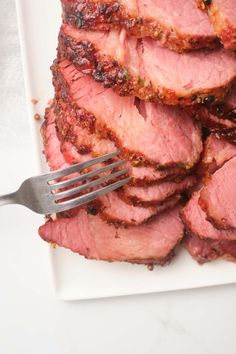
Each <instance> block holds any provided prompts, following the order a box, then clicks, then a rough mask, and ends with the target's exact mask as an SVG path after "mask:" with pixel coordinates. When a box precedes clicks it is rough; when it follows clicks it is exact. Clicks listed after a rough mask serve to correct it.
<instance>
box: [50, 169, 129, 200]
mask: <svg viewBox="0 0 236 354" xmlns="http://www.w3.org/2000/svg"><path fill="white" fill-rule="evenodd" d="M127 172H128V168H126V169H124V170H121V171H118V172H116V173H113V174H110V175H107V176H105V177H101V178H99V179H96V180H95V181H92V182H89V183H86V184H83V185H82V186H79V187H75V188H72V189H69V190H66V191H64V192H59V193H55V194H54V196H55V198H56V200H60V199H64V198H67V197H70V196H73V195H76V194H79V193H81V192H83V191H85V190H86V189H90V188H93V187H97V186H99V185H101V184H102V183H104V182H107V181H109V180H111V179H115V178H117V177H119V176H121V175H124V174H125V173H127Z"/></svg>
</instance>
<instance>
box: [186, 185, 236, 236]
mask: <svg viewBox="0 0 236 354" xmlns="http://www.w3.org/2000/svg"><path fill="white" fill-rule="evenodd" d="M199 197H200V191H198V192H195V193H194V194H193V196H192V198H191V199H190V201H189V202H188V203H187V205H186V206H185V207H184V209H183V210H182V212H181V216H182V220H183V222H184V224H185V226H186V228H187V230H188V232H189V234H191V235H194V236H197V237H199V238H200V239H211V240H217V241H222V240H231V241H232V240H234V241H236V231H235V230H218V229H216V228H215V227H214V226H213V225H212V224H211V223H210V222H209V221H207V216H206V214H205V213H204V211H203V210H202V209H201V207H200V205H199Z"/></svg>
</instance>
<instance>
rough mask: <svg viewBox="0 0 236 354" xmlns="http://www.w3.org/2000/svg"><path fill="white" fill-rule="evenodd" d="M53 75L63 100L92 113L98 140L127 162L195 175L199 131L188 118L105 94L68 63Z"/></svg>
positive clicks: (178, 111)
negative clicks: (107, 141) (112, 145)
mask: <svg viewBox="0 0 236 354" xmlns="http://www.w3.org/2000/svg"><path fill="white" fill-rule="evenodd" d="M53 72H54V85H55V86H56V90H57V86H59V88H60V89H59V99H60V98H61V90H62V91H63V90H64V91H63V94H62V96H63V97H64V98H66V96H67V97H68V98H69V100H71V101H72V102H75V104H76V105H77V106H78V107H79V108H83V109H85V110H87V111H88V112H89V113H92V114H93V115H94V116H95V117H96V120H95V122H94V125H95V131H96V134H98V132H99V135H100V136H102V137H104V138H110V139H111V140H113V141H114V142H115V144H116V146H117V147H118V148H119V149H120V150H121V151H122V155H123V156H125V157H126V158H127V159H130V160H132V161H135V162H138V163H139V164H140V165H142V164H144V165H147V164H149V165H153V166H155V167H156V168H157V169H160V168H169V167H180V168H183V169H191V168H192V167H193V166H194V165H195V164H196V162H197V161H198V159H199V156H200V153H201V150H202V142H201V131H200V129H199V126H198V124H197V123H196V122H194V121H193V120H192V119H191V118H190V117H189V115H188V114H187V113H186V112H184V111H182V110H181V109H179V108H176V107H168V106H162V105H160V104H153V103H141V104H140V106H139V107H137V106H136V105H135V98H134V97H120V96H118V95H117V94H116V93H115V92H113V91H112V89H104V88H103V86H102V85H101V84H99V83H96V82H95V81H94V80H93V79H92V78H89V77H87V76H84V75H83V74H81V73H80V72H79V71H78V70H77V69H76V68H75V66H74V65H72V64H70V63H69V62H68V61H65V60H64V61H61V62H60V63H59V64H55V65H54V67H53ZM61 86H62V87H63V89H61ZM138 108H139V109H138Z"/></svg>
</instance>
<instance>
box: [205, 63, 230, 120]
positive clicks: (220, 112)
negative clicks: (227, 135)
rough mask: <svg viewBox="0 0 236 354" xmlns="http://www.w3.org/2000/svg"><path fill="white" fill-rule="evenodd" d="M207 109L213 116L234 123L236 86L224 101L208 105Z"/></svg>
mask: <svg viewBox="0 0 236 354" xmlns="http://www.w3.org/2000/svg"><path fill="white" fill-rule="evenodd" d="M235 60H236V59H235ZM208 109H209V110H210V112H211V113H212V114H214V115H215V116H217V117H219V118H222V119H223V120H231V121H234V122H235V123H236V86H234V87H233V88H232V90H231V92H230V94H229V95H228V96H227V98H226V99H225V101H223V102H219V103H217V104H215V105H210V106H208Z"/></svg>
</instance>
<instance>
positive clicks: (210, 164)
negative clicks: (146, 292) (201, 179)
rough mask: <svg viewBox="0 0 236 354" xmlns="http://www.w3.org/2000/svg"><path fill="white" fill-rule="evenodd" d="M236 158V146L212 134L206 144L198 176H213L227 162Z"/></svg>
mask: <svg viewBox="0 0 236 354" xmlns="http://www.w3.org/2000/svg"><path fill="white" fill-rule="evenodd" d="M234 156H236V146H235V145H234V144H230V143H229V142H228V141H227V140H225V139H219V138H218V137H217V136H216V135H215V134H210V135H209V137H208V138H207V140H206V141H205V143H204V150H203V155H202V158H201V162H200V164H199V167H198V174H200V175H201V176H203V175H205V174H212V173H214V172H215V171H216V170H218V169H219V168H220V167H221V166H223V164H224V163H225V162H227V161H228V160H230V159H231V158H232V157H234Z"/></svg>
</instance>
